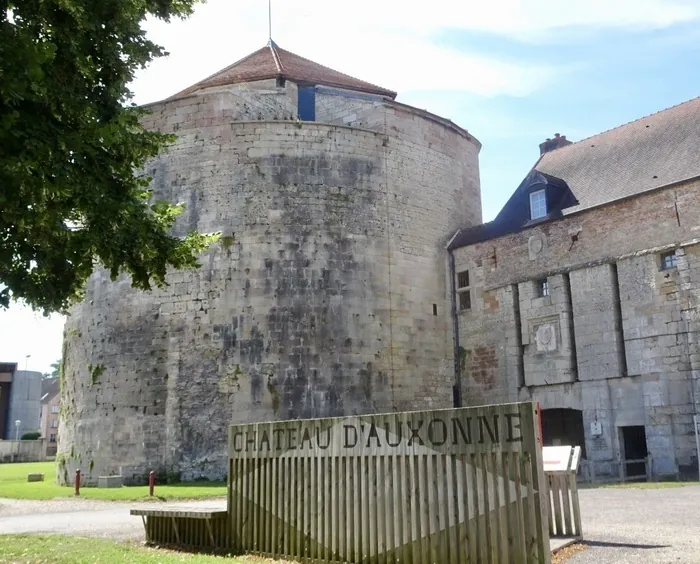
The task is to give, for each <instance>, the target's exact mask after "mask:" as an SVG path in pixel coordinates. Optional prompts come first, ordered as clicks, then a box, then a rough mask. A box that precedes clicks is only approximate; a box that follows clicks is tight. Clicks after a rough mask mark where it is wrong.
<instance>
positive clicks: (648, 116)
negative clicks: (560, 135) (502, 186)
mask: <svg viewBox="0 0 700 564" xmlns="http://www.w3.org/2000/svg"><path fill="white" fill-rule="evenodd" d="M697 100H700V96H696V97H695V98H691V99H690V100H685V101H684V102H679V103H678V104H674V105H673V106H669V107H668V108H664V109H662V110H657V111H655V112H652V113H650V114H647V115H645V116H641V117H638V118H637V119H633V120H631V121H628V122H625V123H621V124H620V125H616V126H615V127H611V128H609V129H604V130H603V131H599V132H598V133H595V134H593V135H589V136H588V137H584V138H583V139H579V140H578V141H573V142H571V143H570V144H569V145H563V146H561V147H557V148H556V149H552V150H551V151H547V152H546V153H543V154H542V155H540V158H539V159H537V163H536V164H535V167H536V166H537V165H538V164H539V162H540V161H541V160H542V157H544V156H545V155H547V154H550V153H554V152H557V151H560V150H561V149H566V148H567V147H573V146H575V145H578V144H579V143H583V142H584V141H589V140H591V139H593V138H595V137H600V136H601V135H604V134H606V133H610V132H611V131H615V130H616V129H620V128H622V127H626V126H628V125H632V124H633V123H636V122H638V121H642V120H643V119H647V118H650V117H652V116H656V115H658V114H661V113H663V112H668V111H669V110H673V109H675V108H678V107H680V106H684V105H685V104H690V103H691V102H695V101H697ZM569 141H571V140H569ZM535 167H533V168H535Z"/></svg>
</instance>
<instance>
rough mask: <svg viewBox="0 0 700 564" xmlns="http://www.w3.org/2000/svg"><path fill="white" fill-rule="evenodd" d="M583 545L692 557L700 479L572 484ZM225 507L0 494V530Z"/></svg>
mask: <svg viewBox="0 0 700 564" xmlns="http://www.w3.org/2000/svg"><path fill="white" fill-rule="evenodd" d="M579 496H580V502H581V519H582V522H583V532H584V538H585V542H584V544H585V545H586V546H587V548H586V549H585V550H583V551H581V552H578V553H576V554H574V555H572V556H571V558H570V559H568V560H567V564H638V563H643V564H670V563H673V564H700V486H685V487H680V488H661V489H632V488H630V489H612V488H598V489H584V490H580V491H579ZM158 506H164V507H168V508H170V509H176V508H180V507H207V508H215V509H225V507H226V500H225V499H217V500H204V501H193V502H147V503H137V502H107V501H95V500H84V499H71V498H67V499H56V500H52V501H28V500H11V499H0V534H2V533H7V534H9V533H39V532H42V533H62V534H73V535H85V536H97V537H108V538H111V539H120V540H122V539H123V540H126V539H134V540H143V538H144V534H143V525H142V524H141V519H140V518H138V517H132V516H131V515H129V510H130V509H132V508H136V507H151V508H155V507H158Z"/></svg>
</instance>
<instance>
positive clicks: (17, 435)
mask: <svg viewBox="0 0 700 564" xmlns="http://www.w3.org/2000/svg"><path fill="white" fill-rule="evenodd" d="M21 424H22V422H21V421H20V420H19V419H18V420H17V421H15V441H16V442H17V457H16V458H15V462H17V458H19V426H20V425H21Z"/></svg>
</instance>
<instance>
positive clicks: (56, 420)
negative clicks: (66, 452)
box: [51, 419, 58, 429]
mask: <svg viewBox="0 0 700 564" xmlns="http://www.w3.org/2000/svg"><path fill="white" fill-rule="evenodd" d="M57 427H58V419H54V420H52V421H51V428H52V429H56V428H57Z"/></svg>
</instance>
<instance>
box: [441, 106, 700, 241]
mask: <svg viewBox="0 0 700 564" xmlns="http://www.w3.org/2000/svg"><path fill="white" fill-rule="evenodd" d="M538 173H541V175H543V176H542V177H538ZM698 176H700V98H694V99H692V100H689V101H688V102H684V103H682V104H679V105H677V106H673V107H672V108H668V109H667V110H663V111H660V112H657V113H655V114H652V115H650V116H646V117H643V118H641V119H638V120H636V121H633V122H630V123H627V124H625V125H621V126H619V127H616V128H614V129H610V130H608V131H604V132H603V133H599V134H598V135H594V136H593V137H589V138H587V139H583V140H581V141H578V142H577V143H572V144H570V145H565V146H563V147H560V148H558V149H554V150H553V151H550V152H547V153H545V154H544V155H542V156H541V157H540V159H539V161H538V162H537V163H536V164H535V166H534V167H533V169H532V170H531V171H530V172H529V173H528V175H527V176H526V177H525V179H524V180H523V182H522V183H521V184H520V186H519V187H518V189H517V190H516V191H515V192H514V193H513V195H512V196H511V197H510V199H509V200H508V202H507V203H506V204H505V206H503V209H502V210H501V211H500V213H499V214H498V216H497V217H496V218H495V219H494V220H493V221H490V222H488V223H485V224H482V225H474V226H472V227H468V228H465V229H460V230H459V231H458V232H457V233H456V234H455V236H454V237H453V239H452V241H451V242H450V244H449V247H448V248H449V249H456V248H458V247H464V246H466V245H472V244H474V243H478V242H480V241H486V240H489V239H495V238H496V237H501V236H503V235H506V234H508V233H514V232H516V231H520V230H521V229H523V228H525V227H527V226H528V225H530V224H532V222H531V221H529V219H528V216H529V208H528V189H529V188H530V187H531V186H532V184H533V183H539V184H542V183H545V184H547V185H548V186H550V187H552V188H555V189H557V190H556V192H557V194H559V196H558V197H560V198H561V199H560V200H559V201H558V202H557V205H556V208H553V209H552V210H550V213H549V214H548V215H547V217H544V218H540V219H538V220H537V221H536V222H537V223H544V222H546V221H549V220H552V219H556V218H558V217H561V216H562V215H569V214H571V213H575V212H577V211H581V210H585V209H588V208H592V207H595V206H599V205H602V204H607V203H610V202H614V201H615V200H620V199H623V198H628V197H631V196H636V195H638V194H642V193H644V192H648V191H649V190H654V189H656V188H661V187H663V186H668V185H670V184H674V183H678V182H683V181H685V180H690V179H693V178H697V177H698ZM550 194H551V193H550Z"/></svg>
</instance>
